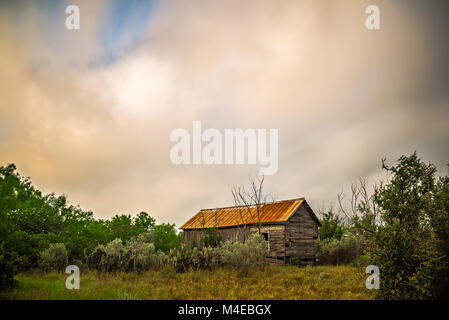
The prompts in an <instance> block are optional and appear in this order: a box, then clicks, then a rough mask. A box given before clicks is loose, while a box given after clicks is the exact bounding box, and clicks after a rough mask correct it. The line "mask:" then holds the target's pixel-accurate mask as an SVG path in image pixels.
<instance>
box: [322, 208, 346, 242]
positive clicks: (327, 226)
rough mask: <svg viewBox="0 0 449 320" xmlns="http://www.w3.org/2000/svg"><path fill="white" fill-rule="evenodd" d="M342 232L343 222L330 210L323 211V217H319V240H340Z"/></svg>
mask: <svg viewBox="0 0 449 320" xmlns="http://www.w3.org/2000/svg"><path fill="white" fill-rule="evenodd" d="M343 233H344V227H343V223H342V222H341V220H340V219H339V218H338V217H337V216H336V215H335V214H334V213H333V212H332V210H329V211H328V212H326V213H324V215H323V219H321V227H320V228H319V230H318V235H319V237H320V240H332V239H337V240H340V239H341V237H342V236H343Z"/></svg>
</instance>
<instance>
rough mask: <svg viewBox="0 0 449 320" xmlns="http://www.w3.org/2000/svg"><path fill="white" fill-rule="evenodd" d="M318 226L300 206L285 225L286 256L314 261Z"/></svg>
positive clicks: (305, 208)
mask: <svg viewBox="0 0 449 320" xmlns="http://www.w3.org/2000/svg"><path fill="white" fill-rule="evenodd" d="M317 237H318V225H317V224H316V222H315V221H314V219H313V218H312V216H311V214H310V212H309V210H308V208H307V207H306V206H300V207H299V208H298V209H297V210H296V212H295V214H294V215H293V216H292V217H291V218H290V219H289V220H288V221H287V223H286V225H285V246H286V248H285V251H286V256H288V257H292V256H298V257H300V258H301V259H304V260H309V259H314V258H315V256H316V252H315V246H316V243H317Z"/></svg>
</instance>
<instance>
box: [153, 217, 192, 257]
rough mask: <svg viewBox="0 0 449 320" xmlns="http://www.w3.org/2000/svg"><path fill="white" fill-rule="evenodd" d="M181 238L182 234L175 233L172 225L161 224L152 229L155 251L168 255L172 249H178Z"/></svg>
mask: <svg viewBox="0 0 449 320" xmlns="http://www.w3.org/2000/svg"><path fill="white" fill-rule="evenodd" d="M183 237H184V235H183V233H182V232H179V233H178V232H177V231H176V227H175V225H174V224H170V223H162V224H158V225H155V226H154V227H153V241H154V246H155V248H156V250H161V251H163V252H165V253H168V252H170V249H172V248H179V247H180V246H181V243H182V240H183Z"/></svg>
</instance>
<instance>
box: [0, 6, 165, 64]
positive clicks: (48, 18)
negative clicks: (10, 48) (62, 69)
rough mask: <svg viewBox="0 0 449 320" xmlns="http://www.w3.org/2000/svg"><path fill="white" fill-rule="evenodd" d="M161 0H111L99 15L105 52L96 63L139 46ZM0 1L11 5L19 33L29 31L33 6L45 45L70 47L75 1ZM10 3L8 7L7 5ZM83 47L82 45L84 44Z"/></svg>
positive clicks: (58, 48)
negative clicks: (69, 25)
mask: <svg viewBox="0 0 449 320" xmlns="http://www.w3.org/2000/svg"><path fill="white" fill-rule="evenodd" d="M156 1H157V0H108V1H106V4H105V11H104V12H103V13H102V14H100V15H99V16H98V19H100V20H99V26H100V30H99V31H100V32H99V39H98V42H99V44H100V46H101V47H102V54H101V55H100V56H99V57H93V60H92V61H91V64H92V65H96V64H106V65H107V64H110V63H113V62H115V61H116V60H117V59H119V58H120V57H121V56H122V55H125V54H126V53H127V52H129V51H130V50H132V49H133V48H135V47H136V46H137V45H138V44H139V43H140V42H141V41H142V40H144V36H145V34H146V32H147V28H148V24H149V22H150V19H151V16H152V14H153V12H154V10H155V4H156ZM73 3H74V4H79V7H80V20H81V29H80V30H79V31H70V32H83V28H82V23H83V9H82V2H77V1H75V2H73ZM4 4H5V3H3V5H0V8H2V7H3V8H2V10H3V9H7V10H8V11H9V15H10V17H11V18H12V21H13V25H14V29H15V30H16V31H18V33H17V34H18V35H19V36H21V35H23V33H22V32H27V30H26V29H24V28H23V26H24V25H26V24H25V22H26V21H25V19H27V15H26V13H27V12H28V11H29V10H28V9H29V8H30V6H33V9H35V10H37V12H38V15H39V18H40V20H39V23H40V27H42V31H43V33H42V36H43V37H42V38H41V41H43V44H44V45H45V47H47V48H49V49H50V50H51V51H53V52H58V53H64V52H63V50H67V49H68V48H67V47H65V46H61V43H62V41H64V37H65V36H67V32H68V31H67V30H66V29H65V27H64V26H65V20H66V18H67V14H66V13H65V8H66V6H68V5H70V4H72V2H71V1H61V0H39V1H38V2H37V1H36V2H30V1H25V0H16V1H12V2H9V3H7V4H6V6H4ZM5 7H6V8H5ZM80 49H81V48H80Z"/></svg>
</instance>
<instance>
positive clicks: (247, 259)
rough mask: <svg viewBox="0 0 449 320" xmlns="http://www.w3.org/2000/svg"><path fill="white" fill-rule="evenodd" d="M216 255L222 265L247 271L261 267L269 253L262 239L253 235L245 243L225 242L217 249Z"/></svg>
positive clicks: (256, 234)
mask: <svg viewBox="0 0 449 320" xmlns="http://www.w3.org/2000/svg"><path fill="white" fill-rule="evenodd" d="M218 253H219V256H220V262H221V263H222V264H223V265H225V266H230V267H235V268H237V269H241V270H244V271H248V270H249V269H251V268H260V267H263V266H264V265H265V258H266V257H267V256H268V254H269V251H268V243H267V241H266V240H265V239H264V237H263V236H261V235H260V234H258V233H253V234H250V235H249V237H248V239H247V240H246V241H245V242H239V241H231V240H228V241H225V242H224V243H223V244H222V246H221V247H219V248H218Z"/></svg>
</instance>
